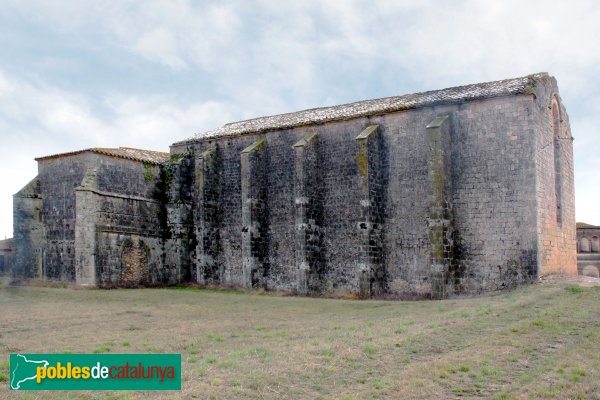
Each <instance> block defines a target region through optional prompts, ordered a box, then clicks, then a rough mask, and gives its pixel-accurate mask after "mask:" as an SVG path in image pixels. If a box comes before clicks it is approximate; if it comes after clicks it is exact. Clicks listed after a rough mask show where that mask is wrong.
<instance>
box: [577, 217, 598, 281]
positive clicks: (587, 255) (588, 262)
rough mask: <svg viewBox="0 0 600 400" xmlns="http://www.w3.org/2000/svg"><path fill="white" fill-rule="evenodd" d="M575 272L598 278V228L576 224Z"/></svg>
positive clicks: (580, 223) (582, 223) (581, 223)
mask: <svg viewBox="0 0 600 400" xmlns="http://www.w3.org/2000/svg"><path fill="white" fill-rule="evenodd" d="M577 271H578V272H579V275H585V276H591V277H593V278H598V277H600V226H595V225H590V224H586V223H584V222H578V223H577Z"/></svg>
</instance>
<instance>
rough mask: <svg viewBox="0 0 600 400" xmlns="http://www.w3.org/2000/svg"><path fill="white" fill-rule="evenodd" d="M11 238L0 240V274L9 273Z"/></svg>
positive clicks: (10, 267) (10, 265)
mask: <svg viewBox="0 0 600 400" xmlns="http://www.w3.org/2000/svg"><path fill="white" fill-rule="evenodd" d="M12 242H13V240H12V238H11V239H4V240H0V276H3V275H9V274H10V272H11V269H12Z"/></svg>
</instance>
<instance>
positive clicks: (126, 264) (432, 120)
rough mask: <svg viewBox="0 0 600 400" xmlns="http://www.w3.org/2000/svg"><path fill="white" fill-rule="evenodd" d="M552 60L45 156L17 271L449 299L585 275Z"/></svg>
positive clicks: (21, 223) (22, 197)
mask: <svg viewBox="0 0 600 400" xmlns="http://www.w3.org/2000/svg"><path fill="white" fill-rule="evenodd" d="M572 140H573V138H572V136H571V131H570V128H569V120H568V116H567V113H566V111H565V108H564V106H563V104H562V102H561V99H560V96H559V94H558V87H557V84H556V80H555V79H554V78H553V77H551V76H549V75H548V74H546V73H540V74H535V75H530V76H526V77H522V78H515V79H508V80H503V81H496V82H487V83H479V84H472V85H467V86H461V87H454V88H449V89H443V90H437V91H431V92H425V93H416V94H409V95H404V96H397V97H389V98H383V99H375V100H366V101H360V102H356V103H351V104H345V105H339V106H333V107H324V108H316V109H311V110H305V111H300V112H295V113H290V114H282V115H275V116H269V117H262V118H256V119H251V120H247V121H240V122H234V123H229V124H226V125H224V126H223V127H221V128H218V129H215V130H213V131H209V132H204V133H200V134H197V135H195V136H193V137H191V138H189V139H187V140H183V141H180V142H177V143H174V144H173V145H172V146H171V149H170V154H167V153H159V152H152V151H145V150H137V149H129V148H113V149H98V148H93V149H87V150H82V151H77V152H72V153H64V154H57V155H51V156H46V157H41V158H38V159H36V160H37V161H38V168H39V174H38V176H37V177H36V178H35V179H34V180H33V181H32V182H30V183H29V184H28V185H26V186H25V187H24V188H23V189H22V190H21V191H20V192H19V193H17V194H15V196H14V227H15V228H14V229H15V232H14V251H13V253H14V254H13V270H14V273H15V275H16V278H22V279H42V280H59V281H68V282H74V283H76V284H78V285H90V286H99V287H111V286H140V285H142V286H145V285H164V284H185V283H198V284H200V285H210V286H215V287H240V288H263V289H266V290H281V291H287V292H292V293H297V294H303V295H318V294H325V293H332V294H355V295H357V296H359V297H362V298H367V297H390V298H392V297H396V298H445V297H449V296H455V295H463V294H478V293H482V292H489V291H496V290H502V289H506V288H511V287H514V286H516V285H519V284H524V283H529V282H533V281H535V280H536V279H537V278H538V277H539V276H542V275H546V274H550V273H567V274H576V273H577V264H576V233H575V219H574V188H573V145H572Z"/></svg>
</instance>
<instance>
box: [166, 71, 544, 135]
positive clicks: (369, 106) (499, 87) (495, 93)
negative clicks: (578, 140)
mask: <svg viewBox="0 0 600 400" xmlns="http://www.w3.org/2000/svg"><path fill="white" fill-rule="evenodd" d="M547 78H549V76H548V74H547V73H545V72H542V73H538V74H534V75H528V76H524V77H521V78H514V79H506V80H502V81H494V82H485V83H476V84H472V85H466V86H457V87H453V88H448V89H441V90H434V91H429V92H422V93H414V94H407V95H403V96H394V97H386V98H382V99H374V100H365V101H359V102H356V103H349V104H342V105H339V106H333V107H323V108H313V109H310V110H304V111H298V112H293V113H288V114H280V115H273V116H269V117H260V118H255V119H249V120H245V121H238V122H232V123H228V124H225V125H223V126H222V127H221V128H217V129H214V130H211V131H208V132H203V133H197V134H195V135H194V136H192V137H191V138H188V139H186V140H183V141H181V142H179V143H185V142H190V141H194V140H201V139H204V138H210V137H220V136H236V135H242V134H245V133H252V132H264V131H269V130H275V129H287V128H293V127H297V126H303V125H311V124H320V123H324V122H330V121H342V120H348V119H352V118H358V117H365V116H370V115H377V114H383V113H388V112H394V111H402V110H409V109H413V108H420V107H425V106H431V105H434V104H456V103H463V102H465V101H472V100H479V99H486V98H492V97H501V96H509V95H516V94H530V93H532V89H533V88H534V87H535V85H536V81H538V80H542V79H547ZM176 144H177V143H176Z"/></svg>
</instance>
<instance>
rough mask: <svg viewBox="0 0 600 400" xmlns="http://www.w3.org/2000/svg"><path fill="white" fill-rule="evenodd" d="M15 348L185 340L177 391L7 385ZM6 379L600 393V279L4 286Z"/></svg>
mask: <svg viewBox="0 0 600 400" xmlns="http://www.w3.org/2000/svg"><path fill="white" fill-rule="evenodd" d="M15 352H26V353H60V352H73V353H150V352H169V353H181V355H182V375H183V379H182V385H183V391H182V392H112V393H111V392H14V391H13V392H10V393H9V390H8V375H9V373H8V368H9V366H8V355H9V353H15ZM0 381H2V382H0V384H2V387H1V389H0V397H1V398H31V399H36V398H74V399H79V398H83V399H88V398H93V399H145V398H201V399H204V398H214V399H232V398H240V399H246V398H250V399H262V398H273V399H285V398H290V399H305V398H307V399H317V398H322V399H371V398H403V399H407V398H431V399H443V398H455V397H463V398H465V397H466V398H469V397H484V398H496V399H511V398H596V399H600V287H589V288H581V287H578V286H573V285H569V284H565V283H554V284H546V285H536V286H531V287H526V288H522V289H518V290H515V291H512V292H508V293H504V294H502V295H498V296H493V297H485V298H476V299H462V300H445V301H420V302H395V301H352V300H332V299H313V298H296V297H282V296H276V295H259V294H253V293H236V292H217V291H209V290H198V289H139V290H110V291H105V290H71V289H59V288H44V287H20V288H16V287H6V286H4V287H0ZM19 395H20V396H19Z"/></svg>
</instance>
